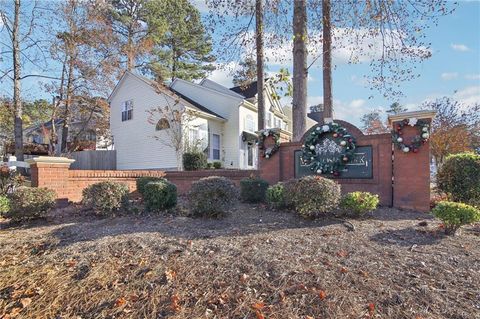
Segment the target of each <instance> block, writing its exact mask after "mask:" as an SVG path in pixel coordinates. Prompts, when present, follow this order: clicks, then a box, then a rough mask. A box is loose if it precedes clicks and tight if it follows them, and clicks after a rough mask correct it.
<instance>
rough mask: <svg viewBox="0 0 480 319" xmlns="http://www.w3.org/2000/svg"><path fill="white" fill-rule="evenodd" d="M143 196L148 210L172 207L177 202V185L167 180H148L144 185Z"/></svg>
mask: <svg viewBox="0 0 480 319" xmlns="http://www.w3.org/2000/svg"><path fill="white" fill-rule="evenodd" d="M144 198H145V208H146V209H147V210H148V211H159V210H164V209H168V208H172V207H175V205H176V204H177V187H176V186H175V185H174V184H172V183H170V182H169V181H167V180H161V181H156V182H150V183H148V184H147V185H145V193H144Z"/></svg>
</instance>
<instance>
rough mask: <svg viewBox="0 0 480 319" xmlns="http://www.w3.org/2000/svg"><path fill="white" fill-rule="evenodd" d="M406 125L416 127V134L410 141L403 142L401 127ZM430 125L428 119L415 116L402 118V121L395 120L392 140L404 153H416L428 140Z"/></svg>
mask: <svg viewBox="0 0 480 319" xmlns="http://www.w3.org/2000/svg"><path fill="white" fill-rule="evenodd" d="M407 125H410V126H412V127H416V128H417V129H418V134H417V135H415V136H414V137H413V138H412V139H411V142H410V143H406V142H405V138H404V137H403V128H404V127H405V126H407ZM429 130H430V125H429V123H428V121H425V120H418V119H416V118H411V119H404V120H403V121H400V122H397V123H396V124H395V125H394V127H393V130H392V141H393V144H395V146H396V147H397V148H398V149H400V150H402V151H403V152H404V153H409V152H413V153H417V152H418V149H419V148H420V147H421V146H422V145H423V144H425V142H427V141H428V139H429V137H430V133H429Z"/></svg>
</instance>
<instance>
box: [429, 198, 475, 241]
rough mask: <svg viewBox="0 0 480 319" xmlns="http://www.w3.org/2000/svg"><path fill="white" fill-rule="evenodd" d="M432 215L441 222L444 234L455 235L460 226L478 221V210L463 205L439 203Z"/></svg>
mask: <svg viewBox="0 0 480 319" xmlns="http://www.w3.org/2000/svg"><path fill="white" fill-rule="evenodd" d="M432 213H433V215H434V216H435V217H437V218H439V219H440V220H442V221H443V224H444V225H445V233H446V234H455V232H456V231H457V230H458V229H459V228H460V227H461V226H463V225H468V224H472V223H475V222H478V221H480V210H479V209H477V208H475V207H473V206H470V205H467V204H463V203H455V202H447V201H445V202H439V203H438V204H437V206H435V208H434V209H432Z"/></svg>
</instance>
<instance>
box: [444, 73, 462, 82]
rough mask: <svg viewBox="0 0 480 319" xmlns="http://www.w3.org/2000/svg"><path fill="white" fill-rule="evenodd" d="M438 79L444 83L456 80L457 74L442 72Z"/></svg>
mask: <svg viewBox="0 0 480 319" xmlns="http://www.w3.org/2000/svg"><path fill="white" fill-rule="evenodd" d="M440 77H441V78H442V80H444V81H449V80H454V79H456V78H458V73H457V72H444V73H442V74H441V75H440Z"/></svg>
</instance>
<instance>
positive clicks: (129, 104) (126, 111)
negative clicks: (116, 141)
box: [122, 100, 133, 122]
mask: <svg viewBox="0 0 480 319" xmlns="http://www.w3.org/2000/svg"><path fill="white" fill-rule="evenodd" d="M132 115H133V100H129V101H125V102H123V105H122V122H125V121H128V120H131V119H132Z"/></svg>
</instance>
